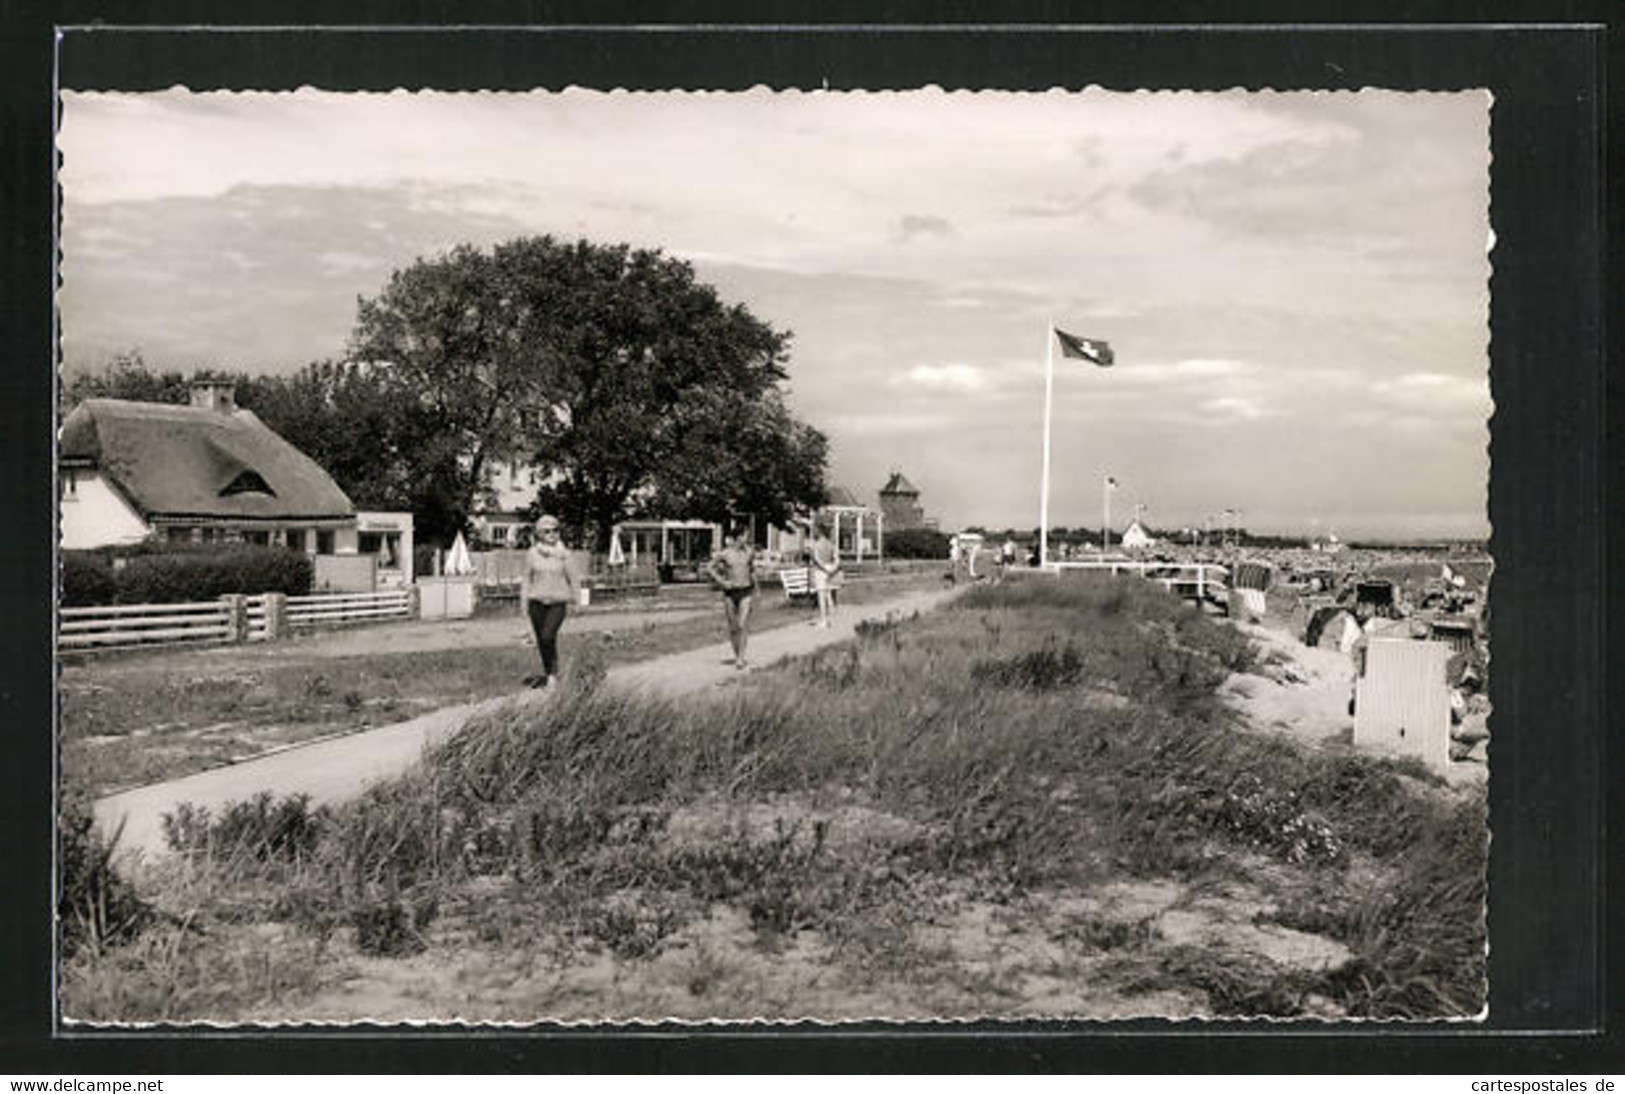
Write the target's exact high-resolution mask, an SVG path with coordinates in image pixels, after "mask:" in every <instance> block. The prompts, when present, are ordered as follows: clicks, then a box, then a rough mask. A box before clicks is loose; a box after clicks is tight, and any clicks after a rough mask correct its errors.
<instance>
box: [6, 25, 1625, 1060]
mask: <svg viewBox="0 0 1625 1094" xmlns="http://www.w3.org/2000/svg"><path fill="white" fill-rule="evenodd" d="M1611 10H1612V9H1611V7H1610V6H1608V5H1602V4H1578V3H1571V4H1562V3H1548V4H1523V5H1520V4H1506V3H1501V4H1485V3H1479V4H1460V3H1457V4H1442V3H1433V4H1427V3H1411V4H1405V5H1398V4H1370V3H1367V4H1358V3H1355V4H1341V5H1337V6H1336V8H1335V11H1333V10H1332V6H1331V5H1327V4H1306V3H1296V4H1269V5H1265V4H1247V5H1238V4H1192V3H1185V4H1155V5H1146V4H1095V5H1088V6H1084V5H1062V4H1047V5H1046V4H1024V5H1014V4H1005V5H997V4H979V5H971V4H965V3H958V4H935V5H923V4H902V3H889V4H878V5H875V4H871V5H864V6H861V7H860V6H857V5H830V4H825V5H818V6H816V7H814V6H811V5H808V6H805V7H801V6H797V7H791V6H789V5H782V4H781V5H757V6H755V7H753V8H751V9H750V10H749V11H748V13H747V14H746V15H743V16H742V15H741V13H740V10H739V9H738V7H736V6H726V7H725V6H723V5H706V4H692V5H685V6H682V7H681V8H679V7H676V6H672V5H668V6H664V7H657V6H655V5H640V6H639V7H638V8H637V9H635V10H633V9H630V8H625V7H605V6H603V5H596V6H595V5H586V4H574V5H567V4H543V3H531V4H525V3H501V4H498V3H471V4H449V3H446V4H435V3H418V4H383V3H372V4H366V3H344V4H334V3H322V4H314V3H280V4H278V3H266V2H259V0H249V2H240V3H235V4H230V5H227V4H205V3H147V4H140V5H134V4H130V5H115V4H109V3H99V4H98V3H69V2H62V3H58V4H55V5H18V4H14V3H4V4H0V11H3V13H4V48H5V57H4V60H5V80H6V98H5V129H4V138H3V140H4V157H5V165H4V171H3V174H0V187H3V190H0V193H3V196H4V203H3V207H4V209H5V211H6V216H7V224H6V228H7V231H6V233H5V237H4V241H3V242H4V248H5V274H6V277H5V281H4V286H5V288H4V291H3V293H0V324H3V326H0V334H3V336H4V337H3V341H0V346H3V347H4V352H5V357H4V361H3V365H0V385H3V386H0V405H3V408H4V409H3V411H0V413H3V414H4V419H3V422H4V428H3V432H0V439H3V441H4V449H5V450H4V453H3V456H4V458H3V460H0V484H3V490H0V498H3V499H4V504H5V515H6V517H7V525H8V529H7V530H8V533H9V534H8V535H6V536H5V537H0V605H3V606H4V613H5V619H4V622H3V624H0V742H3V745H4V748H5V752H4V756H5V762H4V763H3V764H0V780H3V781H0V810H3V814H0V815H3V818H4V826H3V827H0V846H3V847H4V856H3V859H0V862H3V865H4V880H5V887H4V890H3V893H4V896H3V898H0V908H3V909H4V912H3V915H4V926H5V928H6V929H5V930H4V931H3V932H0V977H3V979H0V985H3V994H0V1072H15V1073H19V1074H20V1073H26V1072H37V1073H40V1074H45V1073H47V1072H49V1073H50V1074H52V1075H53V1076H56V1075H64V1074H80V1075H83V1074H88V1073H92V1072H100V1073H110V1072H116V1073H136V1072H141V1071H154V1072H171V1073H190V1072H201V1071H226V1072H233V1071H244V1072H265V1071H307V1072H332V1071H367V1072H400V1071H436V1070H458V1071H465V1070H472V1071H479V1070H500V1071H525V1072H529V1071H563V1070H582V1069H587V1070H637V1071H650V1070H708V1071H737V1070H795V1071H823V1070H837V1069H839V1070H863V1071H889V1070H910V1071H919V1070H931V1071H963V1070H998V1071H1027V1070H1058V1069H1066V1070H1091V1071H1125V1070H1145V1071H1155V1072H1169V1071H1210V1072H1212V1071H1219V1072H1244V1071H1271V1072H1280V1071H1299V1070H1304V1071H1316V1070H1340V1071H1375V1072H1416V1071H1447V1072H1464V1073H1473V1074H1484V1075H1492V1074H1497V1073H1512V1072H1532V1071H1552V1072H1565V1073H1580V1072H1583V1071H1584V1069H1593V1070H1595V1071H1597V1072H1599V1073H1602V1072H1615V1073H1617V1072H1620V1071H1622V1070H1625V1055H1622V1054H1621V1047H1620V1046H1621V1041H1620V1038H1619V1036H1618V1026H1619V1019H1620V1010H1619V998H1620V992H1619V988H1618V985H1619V983H1620V980H1621V977H1620V959H1619V953H1620V950H1621V948H1622V947H1619V946H1618V945H1614V946H1612V947H1608V946H1605V945H1604V942H1605V936H1607V937H1609V938H1612V939H1617V938H1618V936H1619V930H1618V925H1619V923H1620V920H1621V915H1620V908H1619V903H1618V900H1617V887H1618V881H1617V878H1610V877H1609V876H1608V873H1607V871H1606V869H1605V866H1606V865H1608V864H1609V863H1617V862H1619V861H1621V860H1620V858H1619V854H1618V848H1617V844H1616V845H1607V844H1605V827H1604V823H1603V819H1604V812H1605V809H1604V806H1605V804H1607V802H1611V803H1612V804H1613V805H1615V806H1616V807H1617V805H1618V803H1619V799H1620V793H1619V791H1620V787H1621V785H1622V784H1625V780H1622V779H1621V778H1620V768H1619V755H1620V751H1621V750H1620V748H1619V747H1618V743H1617V736H1615V735H1617V734H1618V733H1619V732H1620V731H1621V730H1620V726H1619V706H1620V704H1619V695H1620V692H1621V690H1622V688H1625V671H1622V668H1625V666H1622V665H1621V659H1620V641H1619V639H1620V624H1619V622H1618V620H1619V618H1620V615H1621V607H1622V606H1621V604H1620V599H1619V595H1618V585H1617V578H1616V573H1617V570H1615V569H1614V568H1612V567H1611V566H1610V565H1609V564H1608V562H1607V560H1609V559H1611V558H1612V557H1613V556H1614V555H1616V554H1618V553H1619V552H1618V547H1617V545H1618V544H1619V542H1620V535H1619V533H1620V516H1621V512H1622V511H1625V495H1622V494H1621V491H1620V486H1621V481H1620V474H1619V472H1620V470H1621V468H1622V466H1625V461H1622V460H1621V455H1622V453H1621V450H1620V440H1619V438H1620V434H1621V430H1620V429H1619V426H1620V424H1621V422H1620V412H1621V400H1620V398H1619V390H1620V380H1619V376H1618V373H1617V370H1615V371H1612V372H1610V371H1609V370H1607V369H1606V368H1605V359H1604V354H1603V348H1604V335H1605V333H1606V331H1605V323H1612V324H1616V325H1615V326H1613V327H1611V328H1609V329H1611V330H1612V331H1613V332H1614V333H1615V334H1616V335H1617V333H1618V327H1617V323H1618V313H1617V309H1614V306H1613V297H1614V295H1615V292H1614V291H1609V292H1606V293H1605V287H1606V288H1607V289H1609V290H1616V291H1617V286H1614V285H1611V284H1607V283H1606V282H1605V281H1604V275H1603V270H1604V266H1605V259H1606V258H1607V257H1608V255H1609V248H1608V246H1607V244H1608V242H1609V240H1608V239H1605V236H1604V234H1603V227H1604V225H1603V220H1602V212H1603V210H1604V209H1605V208H1607V207H1608V206H1609V205H1610V204H1617V197H1618V194H1617V192H1615V191H1613V190H1606V191H1605V188H1604V179H1605V175H1604V170H1603V167H1604V153H1605V149H1607V150H1608V151H1609V152H1610V153H1611V154H1612V155H1613V156H1615V157H1617V152H1615V151H1613V147H1617V145H1618V143H1619V141H1618V139H1617V137H1616V138H1615V140H1614V141H1613V142H1612V147H1610V146H1608V145H1605V143H1604V136H1603V132H1604V126H1603V121H1604V118H1605V117H1606V116H1607V115H1608V114H1609V113H1610V111H1609V110H1608V103H1607V102H1606V101H1604V100H1603V98H1601V96H1602V94H1603V91H1604V87H1605V83H1604V80H1603V72H1604V68H1605V61H1606V60H1607V59H1608V57H1609V56H1610V53H1609V52H1608V50H1609V40H1608V36H1607V34H1606V33H1605V29H1606V28H1605V27H1604V26H1603V25H1602V24H1604V23H1606V21H1607V19H1608V17H1609V15H1610V13H1611ZM1334 17H1335V19H1336V20H1337V22H1335V23H1333V22H1332V20H1333V18H1334ZM746 19H748V20H749V21H750V23H751V24H754V25H740V24H742V23H743V21H744V20H746ZM1397 19H1404V20H1406V22H1403V23H1400V22H1394V20H1397ZM1490 20H1494V23H1493V24H1492V23H1491V22H1490ZM860 21H861V23H862V25H859V23H860ZM301 23H311V24H317V23H320V24H326V25H327V26H328V27H337V26H340V25H342V26H343V27H346V28H349V29H314V28H312V29H303V30H295V29H289V28H291V27H294V26H297V25H299V24H301ZM616 23H620V24H625V25H622V26H619V27H617V26H613V25H611V24H616ZM815 23H817V24H823V25H814V24H815ZM1148 23H1155V24H1158V25H1157V26H1156V27H1154V28H1153V27H1150V26H1147V25H1145V24H1148ZM587 24H593V25H592V26H588V25H587ZM632 24H636V25H635V26H634V25H632ZM659 24H668V25H666V26H664V27H661V26H658V25H659ZM722 24H730V25H722ZM888 24H889V25H888ZM955 24H960V25H958V26H955ZM971 24H974V25H971ZM1131 24H1134V25H1131ZM1198 24H1201V25H1198ZM1289 24H1290V25H1289ZM1512 24H1522V25H1512ZM1536 24H1538V25H1536ZM199 25H206V26H208V27H210V28H211V29H208V30H192V31H187V30H181V29H176V28H180V27H186V26H199ZM453 25H455V26H464V27H469V26H475V25H483V26H485V27H487V28H489V29H465V30H441V29H431V28H435V27H439V26H453ZM255 26H258V27H262V28H270V29H258V30H254V29H248V28H250V27H255ZM383 26H388V27H390V28H391V29H388V30H384V29H380V28H381V27H383ZM53 27H61V28H64V29H63V30H62V31H61V36H60V39H57V37H56V31H54V30H53ZM143 27H144V28H146V29H139V28H143ZM67 28H72V29H67ZM233 28H236V29H233ZM369 28H370V29H369ZM498 28H500V29H498ZM58 40H59V41H60V52H59V53H58V51H57V49H56V45H55V43H56V42H57V41H58ZM1613 48H1614V49H1617V46H1616V47H1613ZM58 62H59V63H60V70H59V71H60V86H62V87H64V88H73V89H76V90H126V91H140V90H152V89H159V88H167V87H172V86H174V85H177V84H184V85H186V86H188V87H190V88H192V89H194V90H207V89H233V88H235V89H247V88H259V89H269V90H288V89H293V88H297V87H299V86H302V85H311V86H315V87H320V88H325V89H333V90H388V89H393V88H396V87H405V88H439V89H446V90H457V89H466V90H476V89H481V88H490V89H507V90H527V89H531V88H552V89H557V88H562V87H565V86H567V85H571V84H577V85H581V86H587V87H594V88H601V89H604V88H612V87H626V88H637V89H650V90H653V89H661V88H688V89H695V88H716V89H740V88H746V87H750V86H754V85H758V84H760V85H766V86H769V87H774V88H790V87H798V88H815V87H822V86H827V87H829V88H830V89H832V90H841V89H846V88H869V89H884V88H892V89H906V88H915V87H920V86H924V85H928V84H936V85H940V86H942V87H945V88H949V89H953V88H980V87H986V88H1000V89H1011V90H1042V89H1047V88H1050V87H1064V88H1073V89H1076V88H1082V87H1084V86H1087V85H1090V84H1099V85H1102V86H1105V87H1108V88H1114V89H1121V90H1132V89H1134V88H1140V87H1147V88H1191V89H1208V90H1218V89H1225V88H1233V87H1245V88H1250V89H1261V88H1275V89H1282V90H1287V89H1292V90H1298V89H1358V88H1360V87H1366V86H1370V87H1383V88H1391V89H1404V90H1421V89H1438V90H1456V89H1465V88H1480V87H1482V88H1489V89H1490V90H1491V91H1492V92H1493V93H1494V96H1495V100H1494V107H1493V111H1492V114H1491V141H1492V153H1493V163H1492V167H1491V174H1492V209H1491V220H1492V223H1493V225H1494V228H1495V231H1496V235H1497V245H1496V249H1495V251H1494V253H1493V255H1492V260H1493V268H1494V273H1493V280H1492V283H1491V293H1492V303H1491V332H1492V340H1491V358H1492V366H1491V385H1492V394H1493V397H1494V402H1495V412H1494V418H1493V420H1492V423H1491V449H1490V451H1491V461H1492V466H1493V470H1492V473H1491V483H1490V494H1489V503H1490V519H1491V521H1492V523H1493V525H1494V535H1493V539H1492V541H1491V550H1492V553H1493V554H1494V557H1495V563H1496V570H1495V576H1494V583H1493V587H1492V591H1491V606H1492V607H1491V611H1492V617H1493V624H1492V640H1491V650H1492V653H1493V656H1494V658H1495V670H1494V672H1493V674H1492V700H1493V704H1494V714H1493V716H1492V718H1493V720H1492V727H1493V729H1494V732H1495V740H1494V758H1493V761H1492V764H1491V772H1492V774H1491V782H1490V799H1491V825H1492V829H1493V840H1494V842H1493V847H1492V855H1491V865H1490V905H1491V911H1490V938H1491V953H1490V998H1491V1003H1490V1018H1489V1019H1488V1020H1487V1021H1486V1022H1484V1023H1481V1024H1478V1023H1466V1024H1464V1023H1457V1024H1453V1025H1448V1026H1433V1027H1426V1026H1424V1027H1415V1026H1401V1025H1393V1024H1387V1025H1381V1026H1363V1027H1362V1026H1358V1025H1352V1024H1348V1025H1339V1026H1335V1027H1326V1026H1316V1025H1313V1024H1298V1025H1291V1026H1284V1027H1283V1026H1271V1027H1254V1026H1247V1025H1245V1024H1228V1023H1207V1024H1201V1023H1190V1024H1167V1023H1131V1024H1121V1023H1118V1024H1089V1023H1078V1024H1038V1023H1032V1024H1021V1025H995V1026H936V1027H932V1026H914V1027H906V1028H902V1029H899V1028H898V1027H894V1026H873V1027H845V1028H842V1029H840V1030H831V1029H828V1028H820V1027H816V1026H811V1025H808V1026H802V1027H790V1028H786V1027H777V1028H776V1029H756V1030H751V1029H740V1028H738V1027H734V1028H731V1029H721V1030H719V1029H705V1030H692V1029H682V1028H674V1029H667V1030H662V1031H648V1030H642V1031H638V1030H627V1029H611V1028H602V1029H591V1030H546V1029H539V1030H537V1031H535V1032H528V1031H527V1032H525V1033H514V1032H511V1031H503V1032H491V1033H483V1032H476V1031H467V1030H463V1031H456V1030H451V1031H394V1032H390V1031H385V1030H367V1029H365V1028H359V1029H358V1028H355V1027H348V1028H341V1029H332V1030H324V1031H316V1032H312V1031H300V1032H288V1031H284V1032H281V1033H274V1034H273V1033H264V1034H260V1035H255V1036H247V1037H244V1036H240V1035H239V1036H226V1035H218V1034H209V1033H200V1032H196V1031H186V1032H180V1033H169V1032H164V1031H148V1032H141V1033H134V1032H99V1033H94V1034H87V1033H82V1032H68V1033H63V1034H58V1035H55V1036H53V1034H52V1028H53V1027H52V1013H53V1002H52V994H53V993H52V979H51V976H52V971H51V957H50V946H49V937H50V936H49V927H50V911H51V907H50V904H51V902H50V897H49V896H48V893H49V878H50V862H51V859H50V855H49V848H50V847H51V840H52V835H51V831H52V830H51V813H52V809H51V785H52V778H53V774H52V772H53V754H54V747H55V746H54V739H53V726H54V718H53V710H52V703H53V696H52V690H51V686H50V685H51V680H52V678H53V673H54V663H53V655H52V649H53V643H52V639H51V633H52V631H51V628H52V614H51V613H52V604H53V600H54V597H53V588H54V586H53V583H52V580H51V577H50V575H51V574H52V572H53V570H52V566H53V556H52V550H53V544H54V498H53V491H54V486H53V482H52V477H51V473H50V469H51V467H52V464H53V460H54V447H53V445H54V435H53V429H54V424H53V421H52V408H53V407H54V404H55V388H54V383H55V370H54V365H53V362H54V361H55V360H56V353H55V343H54V341H53V336H52V297H51V290H52V285H53V281H52V234H51V233H52V223H53V215H54V205H53V198H54V189H53V187H54V180H53V177H52V173H51V172H52V164H53V158H52V157H53V152H52V146H51V137H52V127H53V104H54V100H53V94H52V80H53V71H54V66H55V65H56V64H58ZM1613 95H1614V96H1615V98H1616V101H1617V96H1618V95H1619V92H1618V91H1617V90H1616V91H1614V92H1613ZM1615 116H1618V115H1617V112H1615ZM1605 198H1606V199H1608V200H1605ZM1613 242H1614V244H1615V246H1617V240H1615V241H1613ZM1605 300H1606V301H1607V304H1608V308H1609V309H1610V310H1605V307H1604V303H1605ZM1615 344H1618V343H1617V341H1616V343H1615ZM1350 470H1351V471H1354V470H1355V469H1350ZM1610 543H1612V544H1613V545H1614V548H1613V550H1612V551H1610V548H1609V545H1610ZM1610 681H1612V682H1613V683H1612V684H1611V685H1610V683H1609V682H1610ZM1610 738H1613V739H1612V740H1610ZM1605 799H1606V802H1605ZM1615 815H1618V814H1617V809H1616V812H1615ZM1616 873H1617V871H1616ZM1605 1027H1607V1028H1611V1029H1612V1030H1613V1033H1612V1034H1607V1035H1605V1034H1603V1033H1602V1032H1600V1031H1602V1030H1603V1029H1604V1028H1605Z"/></svg>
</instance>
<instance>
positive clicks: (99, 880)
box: [57, 796, 153, 957]
mask: <svg viewBox="0 0 1625 1094" xmlns="http://www.w3.org/2000/svg"><path fill="white" fill-rule="evenodd" d="M61 819H62V825H61V838H62V857H61V859H60V860H59V863H58V869H59V870H60V871H61V873H60V880H61V888H60V889H59V890H58V893H57V920H58V929H59V930H60V931H61V939H62V955H63V956H64V957H72V956H73V955H74V954H76V953H78V952H79V951H80V950H89V951H91V952H100V951H101V950H103V949H105V948H107V947H108V946H112V945H116V944H118V943H123V942H128V941H129V940H131V939H132V938H134V937H136V936H137V935H138V934H140V933H141V931H142V929H143V928H145V927H146V926H147V925H148V924H149V923H151V922H152V920H153V912H152V909H151V908H150V907H149V906H148V905H147V904H146V903H145V902H144V901H142V900H141V899H140V898H139V897H137V896H136V895H135V890H134V889H132V888H131V887H130V884H129V883H128V882H127V881H125V880H124V879H123V878H121V877H120V876H119V875H118V874H116V873H114V871H113V866H112V860H113V849H114V848H115V847H116V846H117V845H118V834H117V833H114V835H113V837H112V838H111V839H106V838H104V837H103V836H102V833H101V831H100V830H99V829H98V828H97V827H96V822H95V818H94V817H93V816H92V815H91V812H90V808H89V806H88V804H87V803H86V802H85V801H84V800H83V799H82V798H80V797H77V796H70V797H67V798H65V799H64V801H63V803H62V818H61Z"/></svg>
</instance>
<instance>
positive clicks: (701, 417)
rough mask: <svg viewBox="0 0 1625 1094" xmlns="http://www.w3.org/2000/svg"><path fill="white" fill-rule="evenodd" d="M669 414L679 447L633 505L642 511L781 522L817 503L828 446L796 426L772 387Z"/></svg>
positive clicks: (712, 397)
mask: <svg viewBox="0 0 1625 1094" xmlns="http://www.w3.org/2000/svg"><path fill="white" fill-rule="evenodd" d="M677 413H678V415H679V416H681V417H682V418H684V419H685V421H684V424H683V428H682V429H681V435H682V443H681V445H679V446H678V449H677V451H675V452H674V453H673V454H672V455H671V456H670V457H669V458H668V459H667V460H665V461H664V462H663V463H662V464H661V466H659V467H658V468H656V469H655V471H654V473H653V475H652V476H651V480H650V489H649V490H648V492H647V493H646V494H644V495H643V496H642V497H641V498H640V499H639V500H638V508H639V510H640V511H641V512H643V513H644V514H646V515H651V516H660V515H673V514H682V515H684V516H688V517H698V518H701V519H704V520H714V521H718V522H724V523H725V522H728V521H730V520H738V519H741V518H745V517H752V516H753V517H755V518H757V519H758V520H765V521H767V522H769V523H772V524H778V525H784V524H787V523H788V522H789V520H790V518H791V517H792V516H793V515H794V514H795V513H796V512H797V511H798V510H805V509H808V508H812V507H814V506H816V505H819V504H821V503H822V502H823V501H824V500H825V494H826V491H825V482H824V471H825V465H826V461H827V458H828V448H829V442H828V440H827V439H826V438H825V437H824V435H823V434H822V433H820V432H819V431H818V430H816V429H814V428H812V427H811V426H809V425H807V424H805V423H803V422H799V421H797V420H796V419H795V418H794V417H793V416H792V415H791V414H790V411H789V409H788V408H787V407H786V406H785V404H784V399H783V397H782V395H781V394H780V393H779V392H778V391H777V390H774V391H769V392H768V393H766V394H765V395H763V396H762V397H761V398H759V399H756V400H750V399H745V398H743V397H741V396H740V395H738V394H737V393H735V392H730V391H721V390H711V391H707V392H703V393H701V394H698V395H696V396H695V397H693V398H692V399H690V400H689V401H688V402H687V403H686V404H685V405H684V406H682V407H681V408H679V410H678V412H677Z"/></svg>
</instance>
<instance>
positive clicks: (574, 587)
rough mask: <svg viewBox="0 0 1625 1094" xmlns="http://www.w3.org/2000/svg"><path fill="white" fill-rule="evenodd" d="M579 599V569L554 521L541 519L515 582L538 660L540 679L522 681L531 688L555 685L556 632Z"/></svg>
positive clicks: (556, 663)
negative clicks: (520, 574)
mask: <svg viewBox="0 0 1625 1094" xmlns="http://www.w3.org/2000/svg"><path fill="white" fill-rule="evenodd" d="M580 596H581V568H580V565H579V564H578V563H577V562H576V558H575V555H574V554H573V553H572V552H571V550H570V549H569V548H568V547H566V546H565V545H564V542H563V540H562V539H561V538H560V535H559V521H558V518H557V517H549V516H544V517H542V518H541V519H540V520H538V521H537V522H536V540H535V543H534V544H533V545H532V546H531V548H530V550H528V551H526V552H525V573H524V576H523V577H521V578H520V579H519V602H520V604H522V605H523V606H524V611H525V614H526V615H528V616H529V617H530V629H531V630H532V631H533V632H535V635H536V652H537V653H539V654H541V657H542V672H541V675H539V676H529V677H526V678H525V683H527V684H529V685H530V686H531V687H533V688H551V687H553V686H555V685H556V684H557V683H558V678H559V628H560V627H561V626H563V625H564V617H565V616H566V615H567V614H568V613H569V611H570V605H571V604H574V603H576V602H577V601H578V600H579V599H580Z"/></svg>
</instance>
